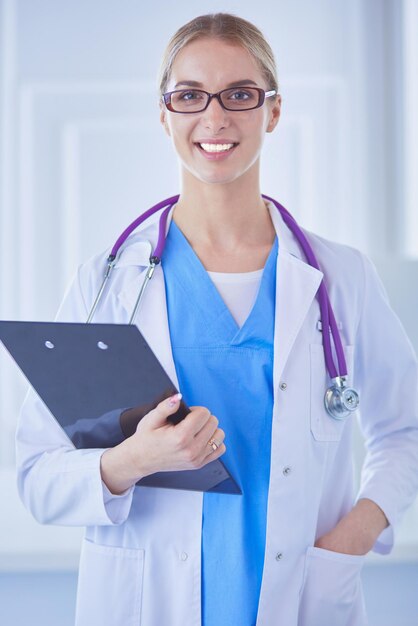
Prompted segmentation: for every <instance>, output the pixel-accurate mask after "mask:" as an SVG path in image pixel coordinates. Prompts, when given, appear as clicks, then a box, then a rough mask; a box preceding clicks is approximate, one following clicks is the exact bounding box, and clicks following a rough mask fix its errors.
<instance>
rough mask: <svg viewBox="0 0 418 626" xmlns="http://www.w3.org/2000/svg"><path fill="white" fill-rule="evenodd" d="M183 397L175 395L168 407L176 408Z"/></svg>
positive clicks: (170, 399)
mask: <svg viewBox="0 0 418 626" xmlns="http://www.w3.org/2000/svg"><path fill="white" fill-rule="evenodd" d="M182 397H183V396H182V395H181V393H176V394H174V396H171V398H169V399H168V406H169V407H173V406H175V405H176V404H177V403H178V402H180V400H181V399H182Z"/></svg>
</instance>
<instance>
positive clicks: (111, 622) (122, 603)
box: [75, 539, 144, 626]
mask: <svg viewBox="0 0 418 626" xmlns="http://www.w3.org/2000/svg"><path fill="white" fill-rule="evenodd" d="M143 571H144V550H138V549H134V548H119V547H113V546H106V545H99V544H96V543H93V542H92V541H89V540H87V539H85V540H84V542H83V545H82V550H81V559H80V570H79V576H78V594H77V609H76V622H75V623H76V626H96V625H97V626H99V625H100V626H121V624H123V626H140V624H141V601H142V583H143Z"/></svg>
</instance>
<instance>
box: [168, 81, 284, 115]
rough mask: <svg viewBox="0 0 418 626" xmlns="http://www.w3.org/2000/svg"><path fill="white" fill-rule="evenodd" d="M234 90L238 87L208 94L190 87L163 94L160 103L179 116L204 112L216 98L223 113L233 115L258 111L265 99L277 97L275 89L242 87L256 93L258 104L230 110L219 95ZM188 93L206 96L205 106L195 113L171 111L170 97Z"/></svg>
mask: <svg viewBox="0 0 418 626" xmlns="http://www.w3.org/2000/svg"><path fill="white" fill-rule="evenodd" d="M234 89H239V87H228V88H227V89H221V91H218V92H217V93H209V91H205V90H204V89H195V88H194V87H191V88H190V89H176V90H175V91H167V92H166V93H163V95H162V96H161V99H162V101H163V102H164V104H165V106H166V107H167V109H168V110H169V111H171V112H172V113H181V114H185V115H188V114H191V113H202V112H203V111H206V109H207V108H208V106H209V104H210V103H211V101H212V99H213V98H216V99H217V101H218V102H219V104H220V105H221V107H222V108H223V109H225V111H233V112H234V113H237V112H238V111H252V110H253V109H258V108H259V107H261V106H263V104H264V102H265V99H266V98H271V97H272V96H275V95H278V92H277V91H276V89H271V90H270V91H265V90H264V89H261V88H260V87H253V86H251V87H245V86H243V87H242V89H252V90H253V91H257V92H258V102H257V104H256V105H255V106H251V107H245V108H239V109H230V108H229V107H227V106H225V105H224V103H223V102H222V100H221V94H222V93H225V91H233V90H234ZM188 91H198V92H199V93H204V94H205V95H206V96H208V100H207V102H206V104H205V106H204V107H203V109H198V110H195V111H177V110H176V109H173V105H172V104H171V96H172V95H173V94H174V93H182V92H186V93H187V92H188Z"/></svg>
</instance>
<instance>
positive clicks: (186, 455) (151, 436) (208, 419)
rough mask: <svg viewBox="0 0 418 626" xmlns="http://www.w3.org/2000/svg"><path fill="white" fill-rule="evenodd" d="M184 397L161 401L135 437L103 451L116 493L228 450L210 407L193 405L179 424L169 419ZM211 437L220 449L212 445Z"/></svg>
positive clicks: (108, 478)
mask: <svg viewBox="0 0 418 626" xmlns="http://www.w3.org/2000/svg"><path fill="white" fill-rule="evenodd" d="M180 399H181V396H180V394H176V395H175V396H173V397H172V398H168V400H164V401H163V402H160V404H158V405H157V406H156V407H155V409H153V410H152V411H150V412H149V413H147V415H145V416H144V417H143V418H142V419H141V421H140V422H139V424H138V427H137V429H136V431H135V433H134V434H133V435H132V436H131V437H128V439H126V440H125V441H123V442H122V443H120V444H119V445H118V446H115V447H114V448H110V449H108V450H106V451H105V452H104V453H103V455H102V457H101V463H100V469H101V475H102V480H103V481H104V483H105V484H106V486H107V487H108V489H109V490H110V491H111V492H112V493H113V494H120V493H122V492H123V491H125V490H126V489H128V488H129V487H131V486H132V485H134V484H135V483H136V482H137V481H138V480H140V479H141V478H143V477H144V476H148V475H150V474H154V473H155V472H164V471H176V470H188V469H198V468H200V467H203V466H204V465H206V464H207V463H210V462H211V461H214V460H215V459H217V458H219V457H220V456H221V455H222V454H224V452H225V450H226V447H225V444H224V443H223V441H224V438H225V433H224V432H223V430H221V429H220V428H218V420H217V418H216V417H215V416H214V415H211V413H210V411H209V410H208V409H207V408H205V407H190V408H191V412H190V413H189V414H188V415H187V416H186V417H185V418H184V419H183V420H182V421H181V422H180V423H179V424H176V425H173V424H171V423H170V422H169V421H168V420H167V417H168V416H169V415H172V414H173V413H175V412H176V411H177V410H178V408H179V402H180ZM211 438H213V439H214V440H215V442H216V443H217V444H218V448H217V450H213V448H212V446H210V445H208V442H209V440H210V439H211Z"/></svg>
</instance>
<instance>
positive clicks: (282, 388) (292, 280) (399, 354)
mask: <svg viewBox="0 0 418 626" xmlns="http://www.w3.org/2000/svg"><path fill="white" fill-rule="evenodd" d="M270 211H271V215H272V219H273V223H274V226H275V228H276V231H277V234H278V237H279V255H278V264H277V290H276V294H277V295H276V320H275V340H274V341H275V344H274V345H275V358H274V409H273V424H272V443H271V471H270V488H269V497H268V512H267V530H266V548H265V562H264V571H263V580H262V587H261V595H260V602H259V611H258V618H257V626H276V625H282V626H363V625H364V624H366V623H367V620H366V617H365V615H364V609H363V601H362V592H361V585H360V576H359V574H360V570H361V567H362V564H363V560H364V557H362V556H350V555H343V554H338V553H334V552H329V551H327V550H322V549H319V548H315V547H313V544H314V542H315V538H316V537H318V536H321V535H322V534H324V533H325V532H327V531H329V530H330V529H332V528H333V527H334V526H335V525H336V523H337V522H338V520H339V519H340V518H341V517H342V516H343V515H344V514H346V513H347V512H348V511H349V510H350V509H351V508H352V506H353V503H354V502H355V500H356V498H359V497H368V498H371V499H372V500H374V501H375V502H376V503H377V504H378V505H379V506H380V507H381V508H382V509H383V511H384V512H385V513H386V516H387V518H388V519H389V521H390V524H391V525H390V527H389V528H387V529H386V530H385V531H384V532H383V533H382V534H381V536H380V537H379V540H378V542H377V543H376V545H375V550H377V551H378V552H381V553H385V552H389V551H390V549H391V546H392V542H393V533H394V529H396V526H397V525H398V522H399V519H400V517H401V514H402V512H403V511H404V510H405V508H406V507H407V506H408V505H409V504H410V503H411V501H412V500H413V498H414V497H415V495H416V492H417V489H418V421H417V405H418V402H417V364H416V360H415V357H414V355H413V352H412V349H411V346H410V344H409V342H408V340H407V338H406V337H405V334H404V332H403V330H402V328H401V325H400V323H399V321H398V320H397V318H396V317H395V315H394V314H393V312H392V310H391V309H390V308H389V306H388V303H387V301H386V297H385V294H384V292H383V289H382V287H381V284H380V282H379V280H378V278H377V277H376V274H375V272H374V269H373V268H372V266H371V264H370V262H369V261H368V260H367V259H366V258H365V257H364V256H363V255H361V254H360V253H359V252H357V251H356V250H353V249H351V248H348V247H345V246H341V245H337V244H334V243H331V242H328V241H326V240H324V239H322V238H320V237H317V236H315V235H309V237H310V241H311V243H312V245H313V248H314V250H315V253H316V255H317V257H318V260H319V263H320V266H321V268H322V269H323V271H324V273H325V276H326V283H327V286H328V289H329V293H330V298H331V301H332V304H333V307H334V311H335V316H336V319H337V322H338V324H339V326H340V329H341V334H342V340H343V344H344V346H345V354H346V358H347V361H348V371H349V382H352V383H354V384H355V386H356V387H357V389H358V390H359V392H360V396H361V414H360V416H359V417H360V422H361V426H362V430H363V433H364V436H365V440H366V446H367V451H368V452H367V458H366V461H365V464H364V468H363V473H362V483H361V488H360V492H359V493H357V494H356V493H355V492H354V488H353V477H352V460H353V459H352V447H351V430H352V428H351V427H352V423H353V420H354V419H355V417H351V418H350V419H348V420H347V421H336V420H334V419H332V418H330V417H329V415H328V414H327V413H326V411H325V408H324V392H325V389H326V388H327V386H328V379H327V375H326V371H325V366H324V356H323V349H322V335H321V330H320V323H319V320H320V313H319V306H318V303H317V300H316V298H315V294H316V292H317V289H318V286H319V284H320V281H321V278H322V274H321V272H319V271H318V270H316V269H313V268H312V267H310V266H309V265H307V264H306V262H305V261H304V260H303V257H302V253H301V252H300V248H299V245H298V244H297V242H296V241H295V240H294V238H293V236H292V235H291V233H290V232H289V231H288V229H287V228H286V226H285V225H284V224H283V222H282V219H281V217H280V216H279V215H278V213H277V210H276V209H275V208H274V207H270ZM156 237H157V218H151V220H150V221H148V222H147V225H146V226H145V227H141V228H140V230H139V231H138V232H137V233H136V234H135V235H133V236H131V238H130V239H129V241H128V242H127V244H126V245H125V247H124V250H123V252H122V254H121V257H120V260H119V263H118V265H117V267H116V268H115V270H114V272H113V277H112V279H111V283H110V284H109V289H108V291H107V293H106V295H105V297H104V299H103V301H102V303H101V305H100V308H99V310H98V311H97V314H96V317H95V321H96V322H120V323H127V321H128V320H129V316H130V314H131V311H132V308H133V306H134V303H135V299H136V296H137V293H138V287H139V285H140V284H141V282H142V276H143V273H144V270H145V267H146V265H147V262H148V258H149V254H150V251H151V245H150V244H152V245H153V246H154V245H155V242H156ZM105 258H106V256H105V255H104V254H101V255H99V256H97V257H95V258H94V259H92V260H91V261H89V262H88V263H86V264H85V265H84V266H82V267H81V268H80V270H79V272H78V273H77V276H76V278H75V280H74V282H73V284H72V286H71V287H70V290H69V291H68V293H67V295H66V298H65V300H64V303H63V305H62V308H61V310H60V313H59V316H58V319H60V320H63V321H84V320H85V319H86V317H87V314H88V311H89V309H90V307H91V305H92V303H93V300H94V297H95V295H96V293H97V290H98V288H99V285H100V283H101V280H102V276H103V271H104V267H105ZM137 322H138V326H139V328H140V330H141V331H142V333H143V334H144V336H145V338H146V339H147V341H148V342H149V344H150V345H151V347H152V349H153V350H154V352H155V354H156V355H157V357H158V358H159V360H160V362H161V363H162V364H163V366H164V367H165V369H166V371H167V372H168V374H169V375H170V377H171V378H172V380H173V381H174V383H176V384H177V380H176V373H175V368H174V363H173V359H172V353H171V349H170V336H169V329H168V323H167V309H166V300H165V288H164V277H163V274H162V269H161V268H158V269H157V270H156V272H155V274H154V277H153V278H152V281H151V282H150V284H149V286H148V289H147V292H146V294H145V297H144V301H143V303H142V304H141V308H140V312H139V315H138V319H137ZM283 383H286V385H284V384H283ZM102 452H103V451H102V450H100V449H93V450H75V449H74V447H73V446H72V444H71V442H70V441H69V440H68V438H67V437H66V435H65V434H64V433H63V431H61V429H60V428H59V427H58V426H57V424H56V423H55V421H54V420H53V419H52V417H51V416H50V414H49V413H48V411H47V410H46V409H45V408H44V407H43V405H42V403H41V402H40V401H39V400H38V399H36V397H35V395H34V394H33V395H30V397H29V398H28V400H27V401H26V404H25V407H24V409H23V411H22V415H21V420H20V425H19V428H18V433H17V456H18V471H19V478H18V483H19V490H20V494H21V497H22V499H23V502H24V503H25V505H26V506H27V507H28V508H29V509H30V510H31V512H32V513H33V515H34V516H35V518H36V519H37V520H39V521H40V522H42V523H51V524H63V525H77V526H78V525H82V526H86V527H87V530H86V535H85V539H84V542H83V546H82V554H81V562H80V574H79V588H78V600H77V620H76V623H77V626H96V625H97V626H122V624H123V626H140V625H141V626H200V623H201V608H200V592H201V580H200V576H201V522H202V494H201V493H194V492H187V491H172V490H168V489H154V488H146V487H141V488H138V487H136V488H135V489H131V490H129V491H128V492H127V493H126V494H124V495H121V496H113V495H112V494H110V493H109V492H108V490H107V489H106V488H105V487H104V486H103V484H102V482H101V479H100V470H99V463H100V456H101V454H102ZM225 550H228V546H225ZM243 567H245V564H243ZM220 575H222V572H220ZM213 610H214V611H216V612H217V611H222V606H215V607H213ZM241 623H242V622H241V621H240V616H237V621H236V624H241ZM231 626H232V625H231Z"/></svg>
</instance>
